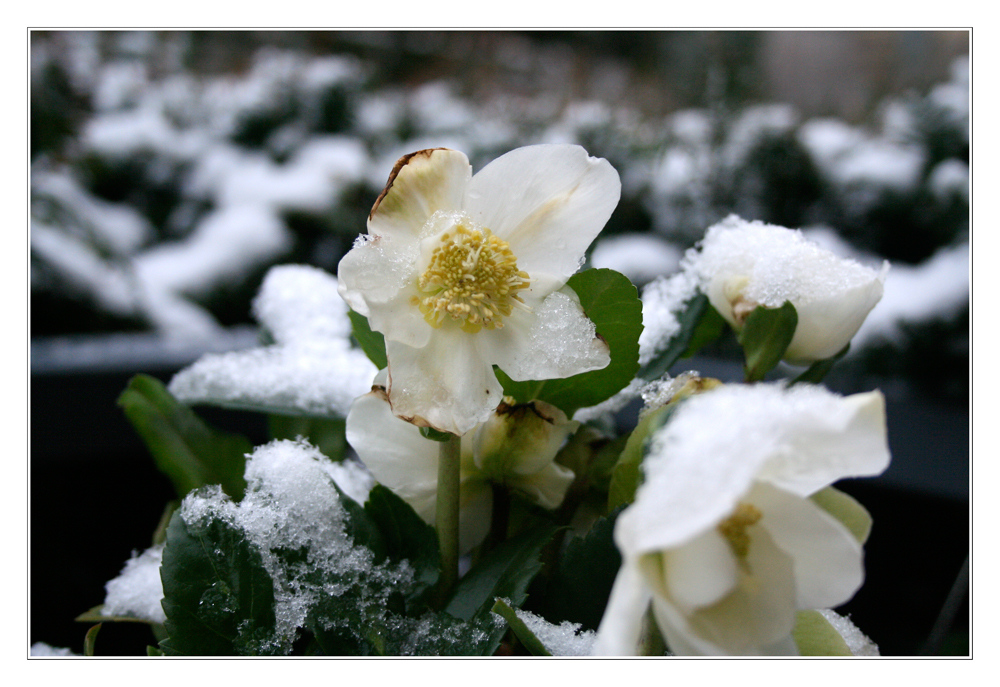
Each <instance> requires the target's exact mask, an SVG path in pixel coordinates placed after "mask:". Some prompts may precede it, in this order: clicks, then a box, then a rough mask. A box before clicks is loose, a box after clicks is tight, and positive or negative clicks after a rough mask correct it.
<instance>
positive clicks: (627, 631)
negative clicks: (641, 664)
mask: <svg viewBox="0 0 1000 687" xmlns="http://www.w3.org/2000/svg"><path fill="white" fill-rule="evenodd" d="M651 597H652V594H651V592H650V590H649V587H648V586H647V585H646V583H645V581H644V580H643V576H642V573H641V572H640V570H639V568H638V566H637V565H636V563H635V562H634V561H633V560H631V559H625V560H624V561H623V562H622V566H621V568H619V570H618V576H617V577H616V578H615V583H614V585H613V586H612V587H611V596H610V597H609V598H608V605H607V607H606V608H605V609H604V617H603V618H601V625H600V627H598V629H597V639H596V640H595V642H594V646H593V648H592V649H591V652H590V653H591V655H593V656H635V655H636V653H637V650H638V645H639V637H640V635H641V634H642V618H643V616H644V615H645V613H646V609H647V608H648V607H649V601H650V598H651Z"/></svg>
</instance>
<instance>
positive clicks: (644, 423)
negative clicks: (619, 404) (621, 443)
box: [608, 403, 677, 511]
mask: <svg viewBox="0 0 1000 687" xmlns="http://www.w3.org/2000/svg"><path fill="white" fill-rule="evenodd" d="M676 407H677V404H676V403H671V404H669V405H665V406H663V407H661V408H657V409H656V410H652V411H650V412H648V413H646V414H645V415H643V416H642V418H641V419H640V420H639V423H638V424H637V425H636V427H635V429H634V430H632V433H631V434H630V435H629V438H628V441H627V442H625V448H624V450H623V451H622V453H621V456H619V458H618V462H617V463H615V467H614V470H612V472H611V485H610V486H609V488H608V510H609V511H613V510H614V509H616V508H618V507H619V506H623V505H627V504H629V503H632V501H634V500H635V492H636V489H638V488H639V485H640V484H641V483H642V469H641V466H642V459H643V458H645V456H646V452H647V451H648V449H649V439H650V437H652V435H653V433H654V432H655V431H656V430H658V429H659V428H660V427H662V426H663V425H665V424H666V423H667V421H668V420H670V416H671V415H672V414H673V412H674V409H675V408H676Z"/></svg>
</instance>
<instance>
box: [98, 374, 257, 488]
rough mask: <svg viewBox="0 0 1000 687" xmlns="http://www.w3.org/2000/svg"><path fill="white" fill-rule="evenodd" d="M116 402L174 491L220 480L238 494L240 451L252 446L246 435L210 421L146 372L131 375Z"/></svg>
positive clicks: (240, 485)
mask: <svg viewBox="0 0 1000 687" xmlns="http://www.w3.org/2000/svg"><path fill="white" fill-rule="evenodd" d="M118 405H119V406H121V407H122V410H124V411H125V415H126V417H128V420H129V422H131V423H132V426H133V427H135V430H136V431H137V432H138V433H139V436H140V437H142V440H143V441H144V442H145V444H146V446H147V447H148V448H149V451H150V453H152V454H153V459H154V460H155V461H156V465H157V467H158V468H159V469H160V471H161V472H163V473H164V474H166V475H167V476H168V477H169V478H170V481H171V482H173V484H174V489H176V491H177V495H178V496H179V497H181V498H183V497H184V495H186V494H187V493H188V492H190V491H191V490H192V489H196V488H198V487H201V486H205V485H208V484H219V485H221V486H222V489H223V491H225V492H226V493H227V494H229V495H230V496H231V497H233V498H234V499H239V498H241V497H242V496H243V491H244V490H245V489H246V481H245V480H244V479H243V470H244V465H245V454H247V453H249V452H250V451H251V450H252V449H253V446H252V444H251V443H250V441H249V440H248V439H247V438H246V437H244V436H241V435H238V434H228V433H223V432H220V431H218V430H216V429H213V428H211V427H209V426H208V425H207V424H205V423H204V422H202V420H201V419H200V418H199V417H198V416H197V415H195V413H194V411H192V410H191V409H190V408H188V407H187V406H185V405H183V404H181V403H180V402H178V401H177V399H175V398H174V397H173V396H172V395H171V394H170V392H169V391H167V389H166V387H165V386H164V385H163V384H162V383H161V382H160V381H159V380H157V379H154V378H153V377H150V376H148V375H136V376H135V377H133V378H132V379H131V380H130V381H129V384H128V387H126V389H125V391H123V392H122V394H121V396H119V397H118Z"/></svg>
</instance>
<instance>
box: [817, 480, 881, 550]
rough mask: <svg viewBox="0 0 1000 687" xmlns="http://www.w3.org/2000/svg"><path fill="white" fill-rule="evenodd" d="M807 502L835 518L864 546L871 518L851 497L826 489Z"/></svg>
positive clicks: (838, 491) (836, 490)
mask: <svg viewBox="0 0 1000 687" xmlns="http://www.w3.org/2000/svg"><path fill="white" fill-rule="evenodd" d="M809 500H810V501H812V502H813V503H815V504H816V505H817V506H819V507H820V508H822V509H823V510H824V511H826V513H828V514H829V515H830V516H832V517H833V518H835V519H836V520H837V521H838V522H839V523H840V524H841V525H843V526H844V527H846V528H847V529H848V531H849V532H850V533H851V534H852V535H854V538H855V539H857V540H858V542H860V543H862V544H864V543H865V542H866V541H868V535H869V534H871V531H872V516H871V515H870V514H869V513H868V511H867V509H865V507H864V506H862V505H861V504H860V503H858V502H857V501H856V500H855V499H854V497H853V496H850V495H848V494H845V493H844V492H842V491H840V490H839V489H836V488H834V487H826V488H825V489H820V490H819V491H818V492H816V493H815V494H813V495H812V496H810V497H809Z"/></svg>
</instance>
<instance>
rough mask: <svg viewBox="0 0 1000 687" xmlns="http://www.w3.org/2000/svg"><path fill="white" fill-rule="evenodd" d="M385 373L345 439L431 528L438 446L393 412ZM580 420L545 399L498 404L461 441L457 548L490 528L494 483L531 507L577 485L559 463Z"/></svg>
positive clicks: (551, 502) (363, 400)
mask: <svg viewBox="0 0 1000 687" xmlns="http://www.w3.org/2000/svg"><path fill="white" fill-rule="evenodd" d="M385 379H386V373H385V370H383V371H381V372H380V373H379V374H378V376H376V378H375V384H374V386H373V387H372V391H371V393H369V394H365V395H364V396H361V397H360V398H358V399H356V400H355V401H354V404H353V405H352V406H351V411H350V413H348V415H347V441H348V442H349V443H350V444H351V446H352V447H353V448H354V450H355V451H356V452H357V454H358V457H359V458H361V461H362V462H363V463H364V464H365V465H366V466H367V467H368V469H369V470H370V471H371V473H372V475H373V476H374V477H375V479H376V480H377V481H378V482H380V483H381V484H382V485H384V486H386V487H388V488H389V489H391V490H392V491H393V492H394V493H395V494H396V495H397V496H399V497H400V498H402V499H403V500H404V501H406V502H407V503H409V504H410V506H412V507H413V510H415V511H416V512H417V514H418V515H419V516H420V517H421V518H423V519H424V521H426V522H427V523H428V524H431V525H433V524H434V520H435V515H436V513H435V507H436V503H437V477H438V444H437V442H434V441H428V440H427V439H425V438H424V437H423V436H422V435H421V434H420V429H419V428H418V427H417V426H415V425H413V424H411V423H409V422H405V421H403V420H401V419H399V418H397V417H395V416H394V415H393V413H392V410H391V408H390V407H389V403H388V400H387V398H386V392H385V387H384V384H385ZM579 426H580V423H579V422H575V421H573V420H568V419H567V418H566V415H565V413H563V412H562V411H561V410H559V409H558V408H556V407H555V406H552V405H549V404H548V403H544V402H542V401H534V402H533V403H531V404H526V405H517V406H510V405H507V404H506V403H501V404H500V406H499V407H498V408H497V409H496V412H495V413H493V414H492V415H491V416H490V418H489V419H488V420H487V421H486V422H485V423H483V424H481V425H477V426H476V427H475V429H474V430H473V431H471V432H468V433H466V434H465V435H463V436H462V438H461V442H462V453H461V464H460V478H459V479H460V487H459V550H460V551H461V552H466V551H469V550H470V549H471V548H472V547H474V546H476V545H477V544H479V543H480V542H481V541H482V540H483V538H485V537H486V534H487V533H488V532H489V529H490V521H491V518H492V509H493V488H492V486H491V482H492V483H498V484H504V485H506V486H507V487H509V488H511V489H512V490H514V491H517V492H519V493H520V494H522V495H523V496H525V497H526V498H527V499H529V500H530V501H532V502H533V503H537V504H538V505H540V506H542V507H543V508H547V509H549V510H552V509H555V508H558V507H559V505H560V504H561V503H562V501H563V498H564V497H565V496H566V491H567V489H569V486H570V484H572V482H573V478H574V474H573V471H572V470H570V469H569V468H566V467H563V466H562V465H559V464H558V463H555V462H554V459H555V457H556V453H558V451H559V449H560V448H561V447H562V445H563V443H564V442H565V440H566V438H567V437H568V436H569V435H571V434H572V433H573V432H575V431H576V429H577V427H579Z"/></svg>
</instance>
